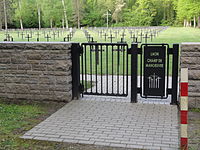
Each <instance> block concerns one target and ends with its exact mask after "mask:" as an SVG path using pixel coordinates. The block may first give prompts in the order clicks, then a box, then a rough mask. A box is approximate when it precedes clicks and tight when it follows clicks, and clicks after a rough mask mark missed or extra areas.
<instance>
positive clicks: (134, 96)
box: [131, 44, 138, 103]
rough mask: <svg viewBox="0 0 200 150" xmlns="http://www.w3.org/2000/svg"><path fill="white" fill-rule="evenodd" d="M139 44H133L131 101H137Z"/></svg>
mask: <svg viewBox="0 0 200 150" xmlns="http://www.w3.org/2000/svg"><path fill="white" fill-rule="evenodd" d="M137 51H138V45H137V44H132V45H131V103H137V65H138V64H137V63H138V61H137V57H138V54H137V53H138V52H137Z"/></svg>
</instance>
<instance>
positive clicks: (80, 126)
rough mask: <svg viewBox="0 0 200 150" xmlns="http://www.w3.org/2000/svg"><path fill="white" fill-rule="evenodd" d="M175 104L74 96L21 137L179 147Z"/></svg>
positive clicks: (153, 147) (127, 146) (151, 147)
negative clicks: (85, 99) (76, 98)
mask: <svg viewBox="0 0 200 150" xmlns="http://www.w3.org/2000/svg"><path fill="white" fill-rule="evenodd" d="M177 114H178V110H177V107H176V106H172V105H162V104H141V103H140V104H139V103H137V104H135V103H123V102H110V101H109V102H108V101H104V102H102V101H90V100H87V101H84V100H74V101H72V102H70V103H68V104H66V105H65V106H64V107H63V108H61V109H60V110H58V111H57V112H56V113H54V114H52V115H51V116H50V117H49V118H47V119H46V120H45V121H43V122H41V123H40V124H38V125H37V126H35V127H34V128H33V129H31V130H30V131H28V132H27V133H26V134H25V135H24V136H23V137H22V138H25V139H37V140H47V141H57V142H69V143H82V144H95V145H103V146H112V147H124V148H141V149H153V150H156V149H162V150H165V149H169V150H173V149H178V147H179V132H178V131H179V129H178V127H179V126H178V115H177Z"/></svg>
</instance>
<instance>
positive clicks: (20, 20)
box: [18, 0, 24, 30]
mask: <svg viewBox="0 0 200 150" xmlns="http://www.w3.org/2000/svg"><path fill="white" fill-rule="evenodd" d="M18 3H19V9H20V19H19V22H20V27H21V30H23V29H24V27H23V21H22V15H21V11H22V5H21V0H19V1H18Z"/></svg>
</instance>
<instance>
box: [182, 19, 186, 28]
mask: <svg viewBox="0 0 200 150" xmlns="http://www.w3.org/2000/svg"><path fill="white" fill-rule="evenodd" d="M183 26H184V27H186V20H185V19H184V23H183Z"/></svg>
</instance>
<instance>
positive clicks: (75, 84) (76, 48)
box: [71, 43, 81, 99]
mask: <svg viewBox="0 0 200 150" xmlns="http://www.w3.org/2000/svg"><path fill="white" fill-rule="evenodd" d="M80 54H81V46H80V45H79V43H72V48H71V55H72V56H71V58H72V99H79V97H80V93H81V90H80Z"/></svg>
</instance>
